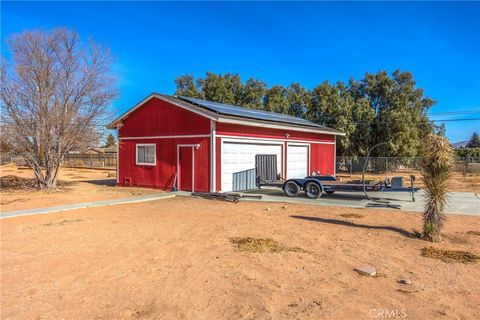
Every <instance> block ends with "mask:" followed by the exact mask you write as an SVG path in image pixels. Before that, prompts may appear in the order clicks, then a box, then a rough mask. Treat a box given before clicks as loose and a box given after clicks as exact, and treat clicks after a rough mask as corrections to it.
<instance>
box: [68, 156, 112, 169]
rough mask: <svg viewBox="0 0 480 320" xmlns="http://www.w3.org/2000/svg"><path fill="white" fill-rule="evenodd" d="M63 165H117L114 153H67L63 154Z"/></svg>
mask: <svg viewBox="0 0 480 320" xmlns="http://www.w3.org/2000/svg"><path fill="white" fill-rule="evenodd" d="M62 166H65V167H81V168H112V169H115V168H116V167H117V154H116V153H99V154H88V153H69V154H66V155H65V158H64V159H63V161H62Z"/></svg>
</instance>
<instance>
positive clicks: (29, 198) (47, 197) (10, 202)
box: [0, 165, 160, 212]
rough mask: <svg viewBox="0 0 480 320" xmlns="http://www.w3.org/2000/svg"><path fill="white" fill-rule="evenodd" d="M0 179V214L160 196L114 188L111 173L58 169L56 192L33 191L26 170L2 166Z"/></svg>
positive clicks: (29, 171)
mask: <svg viewBox="0 0 480 320" xmlns="http://www.w3.org/2000/svg"><path fill="white" fill-rule="evenodd" d="M0 177H1V179H2V188H1V194H0V199H1V202H0V211H1V212H8V211H16V210H24V209H32V208H43V207H50V206H60V205H66V204H74V203H80V202H90V201H99V200H107V199H114V198H126V197H133V196H136V195H145V194H151V193H156V192H160V191H159V190H155V189H147V188H118V187H115V171H114V170H113V171H112V170H91V169H74V168H61V169H60V174H59V182H58V188H57V190H54V191H39V190H35V188H34V181H33V177H34V175H33V172H32V170H31V169H28V168H19V167H17V166H15V165H3V166H0ZM4 184H5V185H4Z"/></svg>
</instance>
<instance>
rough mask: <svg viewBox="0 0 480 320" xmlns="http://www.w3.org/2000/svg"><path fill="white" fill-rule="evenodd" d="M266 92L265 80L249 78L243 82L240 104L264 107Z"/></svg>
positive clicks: (254, 107) (253, 107) (247, 106)
mask: <svg viewBox="0 0 480 320" xmlns="http://www.w3.org/2000/svg"><path fill="white" fill-rule="evenodd" d="M266 93H267V85H266V84H265V82H262V81H259V80H255V79H253V78H250V79H248V81H247V82H246V83H245V87H244V90H243V95H242V99H241V105H242V106H244V107H246V108H252V109H264V101H265V94H266Z"/></svg>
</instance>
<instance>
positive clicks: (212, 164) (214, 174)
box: [210, 120, 217, 192]
mask: <svg viewBox="0 0 480 320" xmlns="http://www.w3.org/2000/svg"><path fill="white" fill-rule="evenodd" d="M216 128H217V125H216V122H215V121H213V120H210V132H211V133H210V134H211V137H210V192H216V191H217V190H216V189H217V186H216V182H217V181H216V180H217V172H216V171H217V164H216V158H217V155H216V147H217V141H216V139H217V138H216Z"/></svg>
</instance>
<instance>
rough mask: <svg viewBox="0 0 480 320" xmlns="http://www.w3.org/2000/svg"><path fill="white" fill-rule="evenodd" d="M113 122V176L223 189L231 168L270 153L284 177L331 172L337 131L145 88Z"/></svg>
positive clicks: (129, 181)
mask: <svg viewBox="0 0 480 320" xmlns="http://www.w3.org/2000/svg"><path fill="white" fill-rule="evenodd" d="M107 127H108V128H109V129H117V130H118V153H117V157H118V158H117V183H118V185H121V186H127V185H128V186H145V187H153V188H161V189H169V190H170V189H172V188H173V187H174V186H176V187H178V189H179V190H185V191H205V192H206V191H231V190H232V182H233V181H232V180H233V173H236V172H239V171H243V170H248V169H253V168H255V155H258V154H262V155H264V154H270V155H271V154H274V155H276V160H277V171H278V172H277V173H278V175H279V176H281V177H284V178H287V179H288V178H298V177H302V178H303V177H305V176H307V175H309V174H311V173H312V172H317V173H320V174H323V175H335V137H336V136H337V135H342V133H341V132H339V131H336V130H333V129H330V128H327V127H324V126H321V125H318V124H315V123H312V122H310V121H307V120H305V119H301V118H297V117H293V116H289V115H284V114H278V113H272V112H265V111H259V110H252V109H245V108H241V107H235V106H231V105H225V104H220V103H214V102H209V101H204V100H199V99H192V98H186V97H178V96H167V95H162V94H156V93H154V94H151V95H150V96H148V97H147V98H145V99H144V100H143V101H141V102H140V103H138V104H137V105H135V106H134V107H133V108H131V109H130V110H128V111H127V112H126V113H125V114H123V115H122V116H120V117H119V118H118V119H116V120H114V121H113V122H112V123H110V124H109V125H108V126H107Z"/></svg>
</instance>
